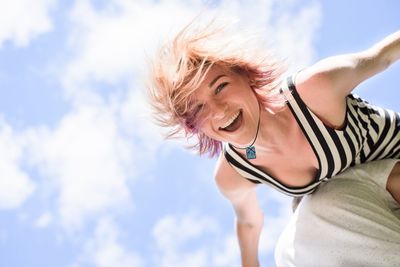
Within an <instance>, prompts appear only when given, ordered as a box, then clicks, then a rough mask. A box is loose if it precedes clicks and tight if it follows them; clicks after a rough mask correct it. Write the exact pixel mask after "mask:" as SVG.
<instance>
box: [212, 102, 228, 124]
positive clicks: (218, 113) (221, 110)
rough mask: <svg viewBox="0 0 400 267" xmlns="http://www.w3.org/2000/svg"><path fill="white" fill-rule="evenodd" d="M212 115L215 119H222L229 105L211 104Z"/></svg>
mask: <svg viewBox="0 0 400 267" xmlns="http://www.w3.org/2000/svg"><path fill="white" fill-rule="evenodd" d="M210 109H211V116H212V118H213V119H215V120H222V119H224V118H225V116H226V111H227V109H228V105H227V104H226V103H225V104H224V103H214V104H213V105H211V106H210Z"/></svg>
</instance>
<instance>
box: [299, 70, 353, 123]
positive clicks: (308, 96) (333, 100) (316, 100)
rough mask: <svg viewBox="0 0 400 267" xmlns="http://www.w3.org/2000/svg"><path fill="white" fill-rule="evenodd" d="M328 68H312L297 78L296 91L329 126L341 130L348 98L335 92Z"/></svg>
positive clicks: (301, 72) (300, 73)
mask: <svg viewBox="0 0 400 267" xmlns="http://www.w3.org/2000/svg"><path fill="white" fill-rule="evenodd" d="M327 72H328V70H327V68H323V67H321V68H317V67H315V66H311V67H309V68H306V69H304V70H302V71H300V72H299V73H298V74H297V75H296V77H295V84H296V89H297V91H298V93H299V95H300V97H301V98H302V99H303V101H304V103H305V104H306V105H307V106H308V107H309V108H310V109H311V110H312V111H313V112H314V113H315V114H316V115H317V116H318V117H319V118H320V119H321V120H322V121H323V122H324V123H326V124H327V125H330V126H332V127H334V128H340V127H341V126H342V125H343V122H344V120H345V113H346V98H345V97H343V95H341V94H338V93H337V90H335V83H334V82H333V80H332V77H331V75H330V74H328V73H327Z"/></svg>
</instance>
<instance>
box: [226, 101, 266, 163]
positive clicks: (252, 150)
mask: <svg viewBox="0 0 400 267" xmlns="http://www.w3.org/2000/svg"><path fill="white" fill-rule="evenodd" d="M258 109H259V114H258V123H257V132H256V136H255V137H254V140H253V142H251V144H250V145H249V146H247V147H236V146H234V145H232V146H233V147H234V148H237V149H246V158H247V159H255V158H256V147H255V146H254V143H255V142H256V140H257V136H258V131H259V130H260V120H261V107H260V104H258Z"/></svg>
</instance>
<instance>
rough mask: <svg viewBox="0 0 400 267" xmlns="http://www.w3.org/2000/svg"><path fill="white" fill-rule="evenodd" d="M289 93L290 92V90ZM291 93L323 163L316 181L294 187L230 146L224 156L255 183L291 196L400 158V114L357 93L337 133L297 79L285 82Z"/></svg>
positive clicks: (349, 100) (291, 104) (290, 101)
mask: <svg viewBox="0 0 400 267" xmlns="http://www.w3.org/2000/svg"><path fill="white" fill-rule="evenodd" d="M287 90H289V91H287ZM285 91H286V93H288V92H289V93H290V94H291V95H292V96H293V97H290V98H288V102H287V105H288V107H289V109H290V110H291V112H292V113H293V115H294V117H295V118H296V120H297V122H298V124H299V125H300V127H301V129H302V131H303V133H304V135H305V136H306V138H307V140H308V142H309V143H310V145H311V147H312V149H313V151H314V153H315V155H316V157H317V159H318V164H319V169H318V172H317V174H316V176H315V179H314V181H313V182H312V183H311V184H309V185H307V186H304V187H290V186H287V185H284V184H283V183H281V182H279V181H278V180H277V179H275V178H274V177H272V176H271V175H269V174H267V173H265V172H264V171H262V170H260V169H259V168H257V167H256V166H255V165H253V164H252V163H251V162H250V161H248V160H246V159H245V158H244V157H242V156H241V155H240V154H239V153H238V152H237V151H236V150H235V149H234V148H233V146H232V145H230V144H225V145H224V155H225V158H226V159H227V161H228V162H229V163H230V164H231V166H232V167H233V168H234V169H235V170H236V171H237V172H239V173H240V174H241V175H242V176H243V177H245V178H247V179H248V180H250V181H252V182H254V183H264V184H269V185H271V186H273V187H274V188H276V189H277V190H279V191H281V192H283V193H285V194H287V195H290V196H302V195H306V194H309V193H311V192H312V191H314V190H315V188H316V187H317V186H318V185H319V184H320V183H321V182H322V181H324V180H327V179H329V178H331V177H332V176H334V175H335V174H337V173H339V172H341V171H343V170H345V169H346V168H348V167H349V166H353V165H355V164H359V163H363V162H367V161H372V160H377V159H383V158H400V114H399V113H395V112H393V111H391V110H387V109H383V108H379V107H376V106H373V105H371V104H369V103H368V102H366V101H364V100H362V99H361V98H359V97H358V96H356V95H354V94H350V95H348V97H347V112H346V119H345V125H344V126H343V128H342V129H340V130H336V129H333V128H331V127H329V126H326V125H325V124H324V123H323V122H322V121H321V120H320V119H319V118H318V117H317V116H316V115H315V114H314V113H313V112H312V111H311V110H310V109H309V108H308V107H307V106H306V105H305V103H304V102H303V101H302V99H301V98H300V96H299V94H298V92H297V90H296V87H295V85H294V82H293V77H292V76H291V77H289V78H287V80H286V82H285V83H283V86H282V93H285Z"/></svg>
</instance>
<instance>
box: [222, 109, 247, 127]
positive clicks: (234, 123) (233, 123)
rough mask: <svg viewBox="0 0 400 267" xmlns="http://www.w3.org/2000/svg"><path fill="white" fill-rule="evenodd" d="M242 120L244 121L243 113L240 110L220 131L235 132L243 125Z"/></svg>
mask: <svg viewBox="0 0 400 267" xmlns="http://www.w3.org/2000/svg"><path fill="white" fill-rule="evenodd" d="M242 120H243V112H242V110H239V111H238V112H236V113H235V114H233V115H232V117H231V118H230V119H229V120H228V121H227V123H226V124H225V125H223V126H222V127H219V128H218V129H219V130H220V131H226V132H234V131H236V130H237V129H238V128H239V127H240V125H241V124H242Z"/></svg>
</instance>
